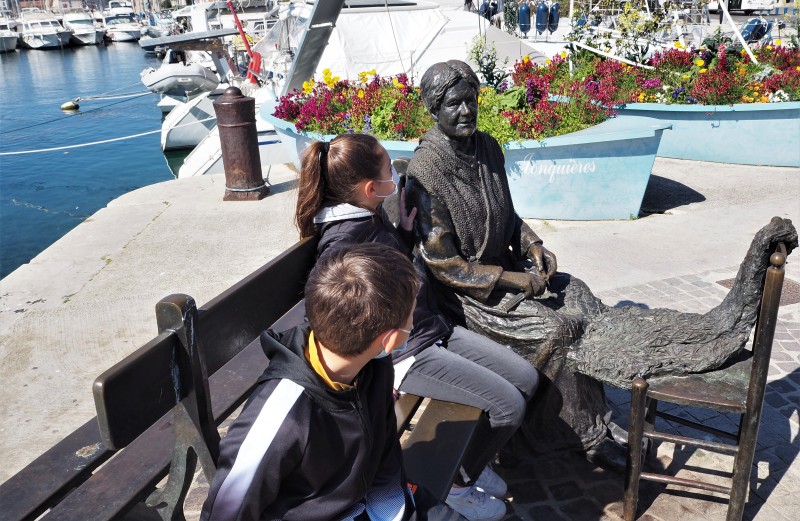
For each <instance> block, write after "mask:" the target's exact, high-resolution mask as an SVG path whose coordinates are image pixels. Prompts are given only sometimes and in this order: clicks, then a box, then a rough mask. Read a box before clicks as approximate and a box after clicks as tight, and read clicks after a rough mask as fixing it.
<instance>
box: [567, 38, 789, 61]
mask: <svg viewBox="0 0 800 521" xmlns="http://www.w3.org/2000/svg"><path fill="white" fill-rule="evenodd" d="M778 41H780V40H778ZM561 57H562V58H564V59H566V58H567V51H561Z"/></svg>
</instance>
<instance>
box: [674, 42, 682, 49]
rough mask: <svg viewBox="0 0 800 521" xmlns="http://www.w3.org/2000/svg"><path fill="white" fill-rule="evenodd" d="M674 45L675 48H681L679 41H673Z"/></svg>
mask: <svg viewBox="0 0 800 521" xmlns="http://www.w3.org/2000/svg"><path fill="white" fill-rule="evenodd" d="M674 45H675V48H676V49H683V44H682V43H681V42H680V41H677V42H675V44H674Z"/></svg>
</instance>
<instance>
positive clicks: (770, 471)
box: [186, 266, 800, 521]
mask: <svg viewBox="0 0 800 521" xmlns="http://www.w3.org/2000/svg"><path fill="white" fill-rule="evenodd" d="M737 268H738V266H733V267H730V268H726V269H720V270H714V271H709V272H706V273H700V274H694V275H686V276H680V277H672V278H669V279H665V280H657V281H653V282H650V283H648V284H643V285H639V286H632V287H624V288H617V289H615V290H611V291H605V292H603V293H601V294H600V295H599V296H600V297H601V298H602V299H603V301H604V302H606V303H607V304H610V305H617V306H646V307H668V308H673V309H677V310H680V311H685V312H694V313H705V312H706V311H708V310H709V309H711V308H712V307H714V306H716V305H717V304H719V303H720V302H721V301H722V299H723V298H724V297H725V295H726V294H727V288H726V287H725V286H724V284H725V283H726V281H729V280H730V279H732V278H733V277H734V276H735V275H736V270H737ZM787 271H789V274H788V275H787V278H786V282H785V283H784V296H785V297H788V298H785V299H784V300H785V301H786V303H785V304H782V306H781V310H780V313H779V317H780V320H779V322H778V325H777V329H776V332H775V341H774V345H773V353H772V361H771V364H770V372H769V380H768V383H767V394H766V399H765V403H764V409H763V412H762V420H761V428H760V431H759V437H758V449H757V451H756V455H755V460H754V462H753V472H752V475H751V480H750V485H751V491H750V497H749V500H748V502H747V505H746V510H745V519H748V520H750V519H753V520H758V521H789V520H797V519H800V514H799V513H798V512H800V459H798V457H797V455H798V452H800V436H798V433H799V432H800V417H799V416H800V304H798V303H797V302H796V301H797V300H798V297H800V294H798V293H800V292H798V289H800V286H798V285H797V282H796V281H795V280H793V278H795V279H796V277H797V276H796V275H792V274H791V271H790V270H787ZM720 282H722V284H720ZM792 302H794V303H792ZM607 395H608V400H609V403H610V405H611V408H612V411H613V417H612V419H613V420H614V421H616V422H617V423H618V424H620V425H621V426H623V427H627V425H628V415H629V406H630V393H629V391H628V390H621V389H614V388H607ZM662 409H663V410H665V411H668V412H671V413H672V414H675V415H679V416H684V417H687V418H694V419H696V420H701V421H703V422H704V423H706V424H707V425H711V426H714V427H717V428H723V429H727V430H732V429H733V426H734V422H733V420H732V419H731V417H730V415H726V414H719V413H715V412H712V411H706V410H702V409H679V408H677V407H675V406H672V407H670V406H668V405H667V404H664V407H662ZM658 421H659V429H660V430H662V431H665V432H672V433H676V434H684V435H692V434H696V432H695V433H693V432H692V431H691V430H689V429H687V428H686V427H683V426H680V425H677V424H670V423H668V422H665V421H664V420H661V419H659V420H658ZM225 428H226V427H225V426H224V425H223V432H224V429H225ZM732 465H733V458H732V457H730V456H723V455H718V454H714V453H710V452H707V451H705V450H702V449H694V448H691V447H686V446H675V445H673V444H671V443H661V444H660V445H658V447H657V450H656V451H655V453H653V454H651V456H650V457H649V458H648V461H647V462H646V467H649V468H651V469H652V470H658V471H666V472H667V473H672V474H675V473H676V472H678V469H682V470H680V473H678V474H677V475H679V476H681V477H687V478H690V477H695V478H697V477H699V476H700V475H699V474H697V471H698V470H699V469H710V470H711V472H712V475H711V477H710V480H711V481H712V482H716V483H719V484H725V483H726V481H727V479H726V476H727V475H728V474H726V473H729V472H730V469H731V468H732ZM496 470H497V471H498V472H499V473H500V474H501V475H503V476H504V477H505V478H506V480H507V481H508V483H509V493H508V497H507V498H506V499H507V503H508V514H507V515H506V517H505V521H527V520H537V521H560V520H570V521H601V520H614V521H616V520H621V519H622V489H623V484H622V480H623V475H622V474H621V473H615V472H608V471H605V470H602V469H599V468H597V467H595V466H593V465H592V464H590V463H588V462H587V461H586V460H585V459H584V458H583V457H581V456H580V455H578V454H572V453H567V454H564V453H561V454H555V455H552V456H549V457H539V458H536V459H534V460H531V461H526V462H523V463H520V464H517V465H516V466H514V467H512V468H508V467H498V468H497V469H496ZM704 478H705V479H709V478H708V477H706V476H704ZM207 491H208V486H207V484H206V483H205V479H204V478H203V477H202V476H199V475H198V476H197V478H196V480H195V486H194V487H193V488H192V490H191V491H190V493H189V496H188V497H187V501H186V514H187V516H186V517H187V519H188V520H193V519H197V518H198V516H199V510H200V506H201V505H202V502H203V500H204V499H205V495H206V494H207ZM639 497H640V500H639V514H640V517H639V519H641V520H647V521H693V520H723V519H725V512H726V510H727V502H726V498H725V496H721V495H712V494H706V493H700V492H698V491H691V490H690V489H682V488H678V487H674V486H670V487H665V486H664V485H659V484H656V483H651V482H646V481H642V483H641V490H640V495H639Z"/></svg>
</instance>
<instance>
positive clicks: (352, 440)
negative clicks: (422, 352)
mask: <svg viewBox="0 0 800 521" xmlns="http://www.w3.org/2000/svg"><path fill="white" fill-rule="evenodd" d="M308 334H309V330H308V327H307V326H299V327H296V328H294V329H290V330H289V331H286V332H285V333H281V334H276V333H274V332H272V331H267V332H264V333H262V335H261V344H262V347H263V348H264V351H265V353H266V354H267V356H268V357H269V359H270V365H269V367H268V368H267V370H266V371H265V372H264V374H263V375H262V376H261V378H260V379H259V384H258V387H257V388H256V390H255V391H254V393H253V395H252V396H251V397H250V399H249V400H248V402H247V404H246V406H245V408H244V410H243V411H242V413H241V415H240V416H239V417H238V418H237V419H236V420H235V421H234V422H233V423H232V425H231V427H230V429H229V430H228V434H227V436H225V438H224V439H223V440H222V445H221V450H220V452H221V453H220V459H219V468H218V471H217V474H216V475H215V476H214V479H213V481H212V484H211V488H210V491H209V495H208V499H207V500H206V502H205V504H204V505H203V512H202V515H201V520H203V521H223V520H224V521H228V520H274V519H292V520H313V521H320V520H326V519H335V520H345V519H354V518H355V517H357V516H359V515H361V514H363V513H364V512H365V511H366V513H367V514H369V516H370V519H387V520H389V519H391V520H394V519H396V520H401V519H405V518H407V517H408V515H409V514H410V513H411V512H413V506H412V505H413V503H412V501H413V500H412V499H410V497H409V496H408V493H407V488H406V486H405V484H404V483H405V481H404V479H403V473H402V465H401V452H400V444H399V442H398V440H397V435H396V419H395V414H394V397H393V396H392V383H393V370H392V364H391V359H390V358H389V357H386V358H383V359H380V360H373V361H371V362H370V363H368V364H367V365H366V366H365V367H364V368H363V369H362V370H361V372H360V373H359V375H358V376H357V378H356V381H355V385H354V386H353V388H352V389H349V390H345V391H334V390H333V389H331V388H330V387H328V386H327V385H326V384H325V383H324V382H323V380H322V379H321V378H320V377H319V376H318V375H317V374H316V372H315V371H314V369H313V368H312V367H311V366H310V364H309V363H308V362H307V361H306V358H305V354H304V350H305V347H306V345H307V342H308Z"/></svg>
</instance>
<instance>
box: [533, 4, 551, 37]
mask: <svg viewBox="0 0 800 521" xmlns="http://www.w3.org/2000/svg"><path fill="white" fill-rule="evenodd" d="M548 13H549V9H548V8H547V4H545V3H544V2H539V5H537V6H536V32H537V33H539V34H542V33H543V32H545V31H546V30H547V19H548V17H549V16H548Z"/></svg>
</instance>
